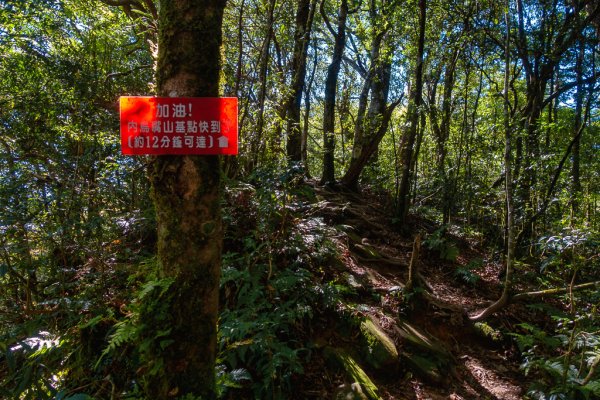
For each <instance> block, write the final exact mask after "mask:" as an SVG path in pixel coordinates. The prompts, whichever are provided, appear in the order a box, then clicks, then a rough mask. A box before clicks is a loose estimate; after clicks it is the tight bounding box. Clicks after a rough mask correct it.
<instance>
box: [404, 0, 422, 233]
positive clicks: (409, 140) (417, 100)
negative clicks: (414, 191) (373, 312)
mask: <svg viewBox="0 0 600 400" xmlns="http://www.w3.org/2000/svg"><path fill="white" fill-rule="evenodd" d="M426 18H427V3H426V1H425V0H419V38H418V50H417V60H416V67H415V84H414V86H413V90H412V91H411V94H410V98H409V101H408V111H407V114H408V115H407V119H408V123H409V128H408V130H407V131H405V132H404V134H403V135H402V140H401V143H400V146H401V148H400V161H401V163H402V167H401V171H402V173H401V178H400V187H399V189H398V210H397V214H398V218H399V219H400V223H401V224H404V223H405V221H406V217H407V215H408V209H409V206H410V183H411V179H410V170H411V166H412V165H413V152H414V151H413V150H414V145H415V139H416V137H417V132H418V129H419V113H420V108H421V104H422V93H423V55H424V52H425V25H426Z"/></svg>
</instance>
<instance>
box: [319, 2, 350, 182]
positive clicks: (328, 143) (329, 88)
mask: <svg viewBox="0 0 600 400" xmlns="http://www.w3.org/2000/svg"><path fill="white" fill-rule="evenodd" d="M321 4H323V3H321ZM322 15H323V18H324V19H325V20H326V22H327V24H328V25H329V22H328V19H327V16H326V14H325V12H322ZM347 17H348V1H347V0H341V4H340V11H339V14H338V26H337V32H335V31H333V29H332V28H331V27H330V30H331V32H332V33H333V34H334V44H333V55H332V57H331V64H329V67H328V68H327V78H326V79H325V94H324V97H325V104H324V105H323V176H322V177H321V184H322V185H324V184H327V183H334V182H335V133H334V130H335V98H336V91H337V81H338V75H339V72H340V67H341V64H342V55H343V54H344V47H345V46H346V19H347Z"/></svg>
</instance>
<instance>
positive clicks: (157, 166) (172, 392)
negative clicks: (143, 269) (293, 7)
mask: <svg viewBox="0 0 600 400" xmlns="http://www.w3.org/2000/svg"><path fill="white" fill-rule="evenodd" d="M224 8H225V1H224V0H161V2H160V7H159V10H160V17H159V24H158V26H159V41H158V42H159V51H158V64H157V75H156V79H157V88H158V94H159V95H160V96H170V97H184V96H190V97H214V96H218V94H219V75H220V71H221V42H222V32H221V27H222V21H223V10H224ZM220 174H221V172H220V162H219V157H217V156H155V157H153V159H152V163H151V170H150V179H151V183H152V197H153V200H154V205H155V209H156V218H157V225H158V260H159V263H160V271H161V275H162V276H163V277H165V278H169V279H170V280H172V284H171V286H170V287H169V290H168V295H165V296H164V297H163V298H161V299H160V302H161V304H163V305H164V307H166V310H165V311H163V313H164V315H162V314H161V316H160V317H159V316H157V315H156V314H158V313H161V311H160V310H155V309H148V310H145V312H144V313H143V314H142V321H143V323H144V324H146V326H149V328H150V329H156V331H163V332H168V334H167V336H165V337H163V338H161V340H164V342H165V343H166V341H167V340H171V341H172V342H171V344H169V345H168V346H167V347H166V348H165V349H163V350H161V349H160V348H153V349H148V350H147V351H146V352H145V353H144V357H143V359H144V360H145V361H146V363H147V364H148V365H147V367H149V368H150V367H152V366H154V365H155V363H157V362H160V363H162V367H161V368H160V371H159V373H157V374H146V375H145V376H144V381H145V391H146V395H147V396H148V397H150V398H153V399H168V398H172V397H173V396H185V395H187V394H192V395H194V396H201V397H202V398H204V399H215V398H216V390H215V357H216V350H217V316H218V299H219V296H218V294H219V276H220V266H221V250H222V222H221V209H220ZM160 318H162V319H160ZM157 323H162V324H163V326H153V324H154V325H155V324H157ZM157 347H159V346H157Z"/></svg>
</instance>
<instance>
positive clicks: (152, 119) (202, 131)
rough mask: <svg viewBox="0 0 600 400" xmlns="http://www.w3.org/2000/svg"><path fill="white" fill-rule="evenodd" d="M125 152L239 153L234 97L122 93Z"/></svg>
mask: <svg viewBox="0 0 600 400" xmlns="http://www.w3.org/2000/svg"><path fill="white" fill-rule="evenodd" d="M121 151H122V152H123V154H129V155H140V154H154V155H159V154H178V155H182V154H200V155H205V154H229V155H232V154H237V153H238V101H237V98H235V97H219V98H215V97H130V96H123V97H121Z"/></svg>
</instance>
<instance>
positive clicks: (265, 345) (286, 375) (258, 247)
mask: <svg viewBox="0 0 600 400" xmlns="http://www.w3.org/2000/svg"><path fill="white" fill-rule="evenodd" d="M253 178H254V179H253V180H252V184H237V185H236V186H233V185H232V186H231V187H230V188H229V189H228V191H227V196H226V197H227V200H228V206H227V207H226V212H225V215H226V217H225V219H226V223H227V234H226V239H225V254H224V258H223V270H222V279H221V296H222V299H221V304H222V311H221V315H220V321H219V335H220V340H219V344H220V365H219V381H220V385H221V389H222V395H223V397H227V398H235V399H238V398H260V399H287V398H291V397H292V395H293V384H294V383H295V380H296V379H297V378H298V377H299V376H300V375H301V374H303V373H304V371H305V365H306V364H307V363H308V362H310V360H311V357H312V356H313V354H314V351H315V348H314V346H313V345H312V344H311V340H310V338H311V337H312V335H313V333H314V329H315V327H316V325H315V324H316V322H315V321H316V320H317V319H318V316H320V315H323V314H324V313H326V312H329V311H331V310H332V309H333V307H334V306H335V304H336V303H337V297H338V294H337V290H336V288H335V286H334V285H327V284H323V283H321V282H322V280H321V279H322V278H323V275H324V274H325V270H326V269H327V268H326V267H327V266H328V265H329V264H330V263H331V261H332V259H334V258H335V257H336V256H337V254H336V248H335V246H334V244H333V243H332V242H331V241H330V239H328V237H329V236H331V235H332V234H333V233H334V232H333V231H332V229H331V228H329V227H327V226H326V225H325V224H324V223H323V222H322V221H321V220H320V219H319V218H316V217H313V216H311V215H310V201H312V199H313V198H314V194H313V191H312V188H310V187H309V186H306V185H303V184H300V183H297V182H294V180H293V179H294V175H293V171H291V173H290V174H283V175H281V176H273V175H270V174H266V173H265V174H260V173H259V174H255V175H254V177H253Z"/></svg>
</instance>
